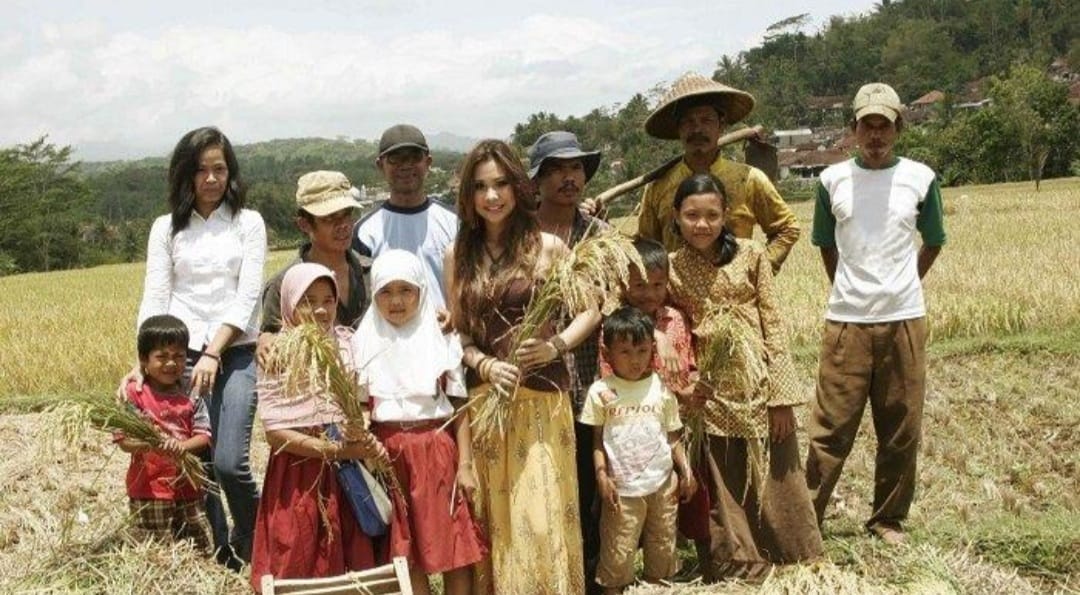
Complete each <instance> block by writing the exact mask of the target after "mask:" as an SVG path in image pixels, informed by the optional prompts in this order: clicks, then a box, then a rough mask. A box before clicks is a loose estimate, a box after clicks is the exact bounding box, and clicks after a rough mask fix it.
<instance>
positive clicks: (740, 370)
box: [683, 304, 769, 496]
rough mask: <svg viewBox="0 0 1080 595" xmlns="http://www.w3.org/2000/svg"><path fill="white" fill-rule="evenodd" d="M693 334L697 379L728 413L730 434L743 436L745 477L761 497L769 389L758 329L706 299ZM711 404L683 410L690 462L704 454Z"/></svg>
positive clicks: (737, 311) (736, 309)
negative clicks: (707, 304) (703, 311)
mask: <svg viewBox="0 0 1080 595" xmlns="http://www.w3.org/2000/svg"><path fill="white" fill-rule="evenodd" d="M694 336H695V340H696V341H697V351H696V353H695V355H696V357H697V367H698V370H699V373H700V375H701V376H700V379H699V381H698V382H700V383H701V384H703V385H704V386H706V387H708V388H709V390H710V391H711V392H712V400H713V401H715V402H714V404H713V409H719V410H720V412H722V413H723V414H726V415H727V419H726V422H727V424H726V425H727V426H728V427H729V428H730V429H731V435H733V436H738V437H743V438H745V439H746V445H747V462H746V464H747V471H748V477H751V478H753V482H754V484H755V485H756V486H757V489H758V496H761V489H762V488H763V480H764V478H765V476H766V474H767V473H768V469H769V449H768V443H767V441H768V432H769V427H768V416H767V409H768V406H767V403H768V398H769V394H768V391H767V390H765V388H766V384H767V382H766V381H767V379H768V374H769V370H768V366H767V364H766V362H765V357H764V345H763V341H762V338H761V332H760V331H759V330H758V328H757V326H756V325H755V323H754V321H753V320H752V319H751V318H750V317H749V316H747V315H746V314H745V313H744V311H743V310H742V309H740V308H739V307H737V306H736V307H729V306H720V305H715V304H710V305H709V307H708V310H707V311H706V313H705V315H704V316H702V320H701V323H700V324H698V325H697V328H695V329H694ZM709 409H710V407H709V405H708V404H705V405H700V406H697V407H690V408H688V410H687V414H686V417H687V419H686V420H685V421H684V424H685V426H686V430H685V431H684V433H683V440H684V443H685V448H686V452H687V456H688V457H690V461H691V464H694V463H696V460H695V457H699V456H701V455H702V454H703V453H704V449H705V438H706V436H705V425H706V424H705V419H706V416H708V415H709V414H710V412H709ZM763 421H764V423H763ZM763 436H764V437H765V438H764V439H762V437H763Z"/></svg>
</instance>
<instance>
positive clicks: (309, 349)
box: [266, 321, 400, 491]
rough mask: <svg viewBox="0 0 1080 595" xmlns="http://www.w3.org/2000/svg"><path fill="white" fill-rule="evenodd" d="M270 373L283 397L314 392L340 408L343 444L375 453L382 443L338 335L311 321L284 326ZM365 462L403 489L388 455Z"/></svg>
mask: <svg viewBox="0 0 1080 595" xmlns="http://www.w3.org/2000/svg"><path fill="white" fill-rule="evenodd" d="M266 369H268V370H275V371H278V376H279V377H280V378H281V381H282V384H283V386H282V389H283V390H284V392H285V394H287V395H297V397H298V398H303V397H306V396H307V395H310V394H314V395H317V396H319V397H320V398H322V399H325V400H326V402H328V403H329V404H331V405H333V406H334V407H336V408H337V409H339V410H340V411H341V413H342V415H343V416H344V417H345V422H344V423H343V424H341V428H340V430H341V434H342V436H343V437H344V438H345V440H347V441H348V442H359V443H362V444H363V445H364V446H365V447H367V448H369V449H371V450H372V451H374V450H376V449H375V445H376V443H377V442H378V441H377V440H376V438H375V435H374V434H373V433H371V431H370V430H369V429H368V427H367V420H366V418H365V417H364V413H365V412H366V411H367V406H366V405H365V404H364V403H362V402H361V401H360V399H361V398H362V397H363V390H364V389H363V388H362V387H361V386H360V384H359V382H358V380H357V376H356V373H355V372H354V371H353V367H352V365H351V364H350V363H348V362H346V361H344V359H343V354H342V352H341V349H340V347H339V346H338V342H337V338H336V337H335V336H333V335H331V334H329V333H327V332H326V331H325V330H323V329H322V328H321V327H320V326H319V325H318V324H316V323H314V322H310V321H308V322H303V323H301V324H298V325H295V326H285V327H284V328H283V329H282V331H281V333H279V334H278V336H277V337H276V338H275V340H274V347H273V349H272V350H271V353H270V355H269V356H268V361H267V365H266ZM325 438H326V439H328V440H329V439H330V438H329V437H325ZM366 462H368V463H369V465H368V466H369V467H370V468H371V470H372V471H373V472H374V473H375V475H376V476H377V477H378V478H379V480H380V481H381V482H382V483H383V484H384V485H389V486H390V487H392V488H394V489H395V490H398V491H400V486H399V485H398V482H397V478H396V476H395V475H394V470H393V468H392V467H391V465H390V458H389V456H387V455H386V454H385V451H383V454H381V455H379V456H376V457H372V458H371V459H369V460H367V461H366Z"/></svg>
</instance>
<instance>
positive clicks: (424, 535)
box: [352, 250, 487, 595]
mask: <svg viewBox="0 0 1080 595" xmlns="http://www.w3.org/2000/svg"><path fill="white" fill-rule="evenodd" d="M434 289H435V290H436V291H438V288H434ZM431 290H432V288H430V287H428V284H427V278H426V276H425V274H424V269H423V265H422V264H421V263H420V260H419V259H418V258H417V257H416V256H415V255H414V254H412V253H411V252H406V251H404V250H389V251H387V252H384V253H383V254H381V255H380V256H379V257H378V258H377V259H375V262H374V263H373V264H372V267H371V292H372V295H373V297H374V300H373V302H374V303H373V304H372V306H371V307H370V308H369V309H368V311H367V313H366V314H364V318H363V319H362V320H361V321H360V326H359V327H358V328H357V330H356V333H355V334H354V335H353V338H352V349H353V356H354V358H355V359H354V361H355V363H356V366H357V369H358V370H359V371H360V372H359V375H360V381H361V383H365V384H366V385H367V390H366V391H362V392H365V393H366V394H367V395H368V399H369V401H370V402H371V420H372V430H373V431H374V432H375V435H376V436H377V437H378V438H379V441H380V442H382V443H383V445H384V446H385V447H386V450H387V452H389V454H390V459H391V460H392V461H393V465H394V471H395V473H396V474H397V478H398V481H399V482H400V483H401V486H402V492H403V494H404V496H405V498H406V503H407V507H400V506H395V507H394V519H393V523H392V526H391V530H390V551H391V555H392V556H406V557H407V558H408V559H409V573H410V575H411V579H412V585H413V592H414V593H417V594H426V593H429V592H430V586H429V582H428V575H430V574H438V573H442V574H443V586H444V591H445V593H446V594H447V595H454V594H458V593H468V592H469V590H470V587H471V580H472V577H471V568H472V565H473V564H475V563H476V562H479V561H480V560H481V559H483V557H484V556H486V555H487V546H486V545H485V542H484V539H483V536H482V535H481V533H480V529H479V526H478V525H477V524H476V522H475V521H474V520H473V518H472V514H471V512H470V510H469V506H468V503H467V502H466V498H468V499H471V498H472V494H473V491H474V490H475V489H476V487H477V482H476V474H475V471H474V468H473V458H472V446H471V437H470V434H469V423H468V416H467V414H466V413H464V412H463V414H462V415H460V416H458V417H457V418H456V419H455V420H454V422H453V429H454V435H455V436H456V438H457V443H456V444H455V440H454V437H453V436H451V434H450V432H448V431H446V430H445V429H443V426H444V425H446V422H447V420H448V419H449V418H450V416H451V415H453V413H454V407H453V405H451V404H450V400H449V398H448V397H456V398H464V397H466V395H467V392H466V390H465V383H464V377H463V373H462V368H461V355H462V349H461V343H460V341H459V340H458V338H457V335H456V334H454V335H446V334H444V333H443V332H442V329H441V328H440V325H439V321H438V317H437V315H436V310H435V302H434V300H433V299H432V297H431Z"/></svg>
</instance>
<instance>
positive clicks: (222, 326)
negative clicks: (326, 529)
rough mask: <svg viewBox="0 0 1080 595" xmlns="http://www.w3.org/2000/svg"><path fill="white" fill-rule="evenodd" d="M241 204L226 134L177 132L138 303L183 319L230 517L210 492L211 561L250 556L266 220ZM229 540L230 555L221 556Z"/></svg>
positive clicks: (147, 310)
mask: <svg viewBox="0 0 1080 595" xmlns="http://www.w3.org/2000/svg"><path fill="white" fill-rule="evenodd" d="M243 206H244V190H243V188H242V186H241V183H240V180H239V167H238V164H237V162H236V155H235V153H233V149H232V145H231V144H230V143H229V139H227V138H226V137H225V135H224V134H222V133H221V131H219V130H217V129H216V128H211V127H204V128H198V129H196V130H192V131H191V132H188V133H187V134H185V135H184V136H183V138H181V139H180V142H178V143H177V144H176V148H175V149H174V150H173V154H172V159H171V161H170V163H169V207H170V210H171V211H172V212H171V213H170V214H169V215H162V216H161V217H158V218H157V220H155V221H154V225H153V227H151V229H150V241H149V244H148V246H147V250H146V282H145V285H144V288H143V298H142V304H141V305H140V307H139V323H142V321H143V320H145V319H146V318H148V317H150V316H153V315H155V314H172V315H174V316H176V317H177V318H179V319H181V320H183V321H184V323H185V324H187V327H188V332H189V333H190V336H191V341H190V343H189V344H188V372H189V373H190V375H191V385H190V387H191V394H192V396H193V397H205V398H207V405H208V406H209V407H208V408H209V411H210V424H211V431H212V433H213V455H212V456H213V463H214V473H215V475H216V476H217V481H218V484H219V485H220V486H221V491H222V492H223V493H224V494H225V498H226V500H228V503H229V511H230V512H231V514H232V517H233V523H234V526H233V530H232V533H231V536H230V534H229V531H228V524H227V521H226V518H225V514H224V510H223V509H222V507H221V501H220V500H219V499H218V498H217V496H212V495H211V496H208V498H207V516H208V517H209V520H210V524H211V527H212V529H213V532H214V542H215V543H214V545H215V547H216V549H217V551H218V560H219V561H221V562H225V563H230V564H235V562H236V561H237V560H236V558H239V559H240V560H244V561H248V560H249V559H250V552H251V539H252V532H253V530H254V527H255V512H256V510H257V509H258V497H259V496H258V489H257V487H256V484H255V481H254V479H253V478H252V476H251V468H250V466H249V464H248V452H249V446H250V442H251V425H252V422H253V420H254V414H255V359H254V347H255V340H256V338H257V336H258V326H257V309H256V306H257V304H258V301H259V294H260V292H261V289H262V281H263V278H262V276H263V263H264V262H265V260H266V228H265V226H264V225H263V220H262V217H261V216H260V215H259V214H258V213H257V212H255V211H252V210H249V209H245V208H243ZM135 375H138V370H136V371H135ZM139 381H141V378H140V379H139ZM230 544H231V546H232V550H233V553H234V554H235V556H236V558H231V557H230V556H229V549H228V548H227V547H226V546H227V545H230Z"/></svg>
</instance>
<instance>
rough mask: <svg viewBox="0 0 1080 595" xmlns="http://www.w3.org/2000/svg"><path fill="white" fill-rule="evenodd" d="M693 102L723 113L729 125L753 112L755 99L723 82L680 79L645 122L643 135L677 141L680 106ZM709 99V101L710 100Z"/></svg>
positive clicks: (689, 76) (690, 74) (689, 77)
mask: <svg viewBox="0 0 1080 595" xmlns="http://www.w3.org/2000/svg"><path fill="white" fill-rule="evenodd" d="M688 99H694V100H695V101H694V103H698V102H707V103H713V104H714V105H716V107H717V109H719V110H722V111H723V112H724V124H726V125H727V126H730V125H732V124H734V123H735V122H738V121H739V120H742V119H743V118H745V117H746V116H747V115H749V114H750V111H751V110H753V109H754V96H753V95H751V94H749V93H747V92H746V91H740V90H738V89H736V88H734V87H729V86H727V85H725V84H723V83H718V82H716V81H714V80H712V79H708V78H705V77H703V76H701V75H700V74H698V73H696V72H687V73H686V74H684V75H682V76H681V77H679V79H678V80H677V81H675V83H674V84H673V85H671V88H670V89H668V92H667V93H665V94H664V97H663V98H662V99H661V100H660V105H659V107H657V108H656V109H655V110H654V111H653V113H651V114H649V117H648V119H646V120H645V132H647V133H648V134H649V136H654V137H656V138H663V139H669V140H678V138H679V122H678V116H679V111H680V110H679V109H678V108H679V104H680V103H683V102H684V101H685V100H688ZM710 100H711V101H710Z"/></svg>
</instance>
